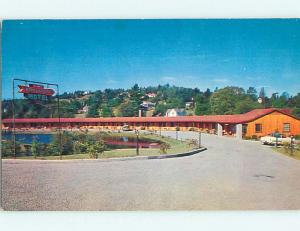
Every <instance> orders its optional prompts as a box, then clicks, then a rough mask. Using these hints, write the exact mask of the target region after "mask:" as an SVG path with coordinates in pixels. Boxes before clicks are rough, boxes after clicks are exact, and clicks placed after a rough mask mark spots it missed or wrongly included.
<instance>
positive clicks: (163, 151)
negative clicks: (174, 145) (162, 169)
mask: <svg viewBox="0 0 300 231" xmlns="http://www.w3.org/2000/svg"><path fill="white" fill-rule="evenodd" d="M170 148H171V146H170V144H168V143H165V142H163V143H161V144H160V148H159V152H160V153H161V154H166V153H167V150H168V149H170Z"/></svg>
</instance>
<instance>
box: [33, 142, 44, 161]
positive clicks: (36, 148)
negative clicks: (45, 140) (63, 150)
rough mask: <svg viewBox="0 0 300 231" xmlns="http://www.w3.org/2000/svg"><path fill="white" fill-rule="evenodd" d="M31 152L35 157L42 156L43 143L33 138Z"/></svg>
mask: <svg viewBox="0 0 300 231" xmlns="http://www.w3.org/2000/svg"><path fill="white" fill-rule="evenodd" d="M31 152H32V155H33V156H34V158H36V157H37V156H41V155H42V153H43V145H42V144H41V143H39V142H38V141H36V140H33V142H32V145H31Z"/></svg>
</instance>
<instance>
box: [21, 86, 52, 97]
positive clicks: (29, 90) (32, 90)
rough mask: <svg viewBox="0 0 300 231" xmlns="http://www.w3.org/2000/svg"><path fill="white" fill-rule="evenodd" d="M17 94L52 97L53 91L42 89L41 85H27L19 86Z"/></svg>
mask: <svg viewBox="0 0 300 231" xmlns="http://www.w3.org/2000/svg"><path fill="white" fill-rule="evenodd" d="M18 87H19V88H20V90H19V93H23V94H34V95H45V96H53V95H54V93H55V91H54V90H53V89H52V88H44V86H42V85H36V84H29V86H25V85H19V86H18Z"/></svg>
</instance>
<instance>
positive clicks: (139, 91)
mask: <svg viewBox="0 0 300 231" xmlns="http://www.w3.org/2000/svg"><path fill="white" fill-rule="evenodd" d="M258 91H259V92H258ZM259 97H261V98H262V99H263V102H262V103H258V98H259ZM143 102H150V103H152V105H154V106H153V107H152V108H151V111H152V114H151V116H164V115H165V113H166V111H167V109H170V108H185V109H186V114H187V115H210V114H238V113H245V112H248V111H250V110H252V109H255V108H264V107H276V108H290V109H292V111H293V113H294V115H296V116H298V117H300V93H298V94H297V95H294V96H291V95H289V94H288V93H287V92H283V93H281V94H278V93H273V94H272V95H271V97H267V96H266V95H265V92H264V89H255V88H254V87H249V88H248V89H243V88H241V87H235V86H228V87H225V88H221V89H215V90H214V91H211V90H210V89H206V90H205V91H201V90H199V89H198V88H193V89H192V88H184V87H176V86H170V85H169V84H166V85H158V86H156V87H152V86H151V87H139V86H138V85H137V84H136V85H134V86H133V87H132V88H130V89H127V90H125V89H105V90H103V91H101V90H98V91H95V92H84V91H75V92H73V93H64V94H62V95H60V107H61V110H60V113H61V116H62V117H75V116H80V115H82V116H84V117H99V116H101V117H111V116H138V112H139V110H140V109H141V104H142V103H143ZM187 105H188V107H187ZM15 109H16V118H36V117H45V118H48V117H57V115H58V112H57V100H56V98H53V99H52V100H50V101H49V102H46V103H45V102H32V101H29V100H27V99H17V100H15ZM143 110H144V111H146V110H149V108H148V109H145V108H143ZM144 116H145V114H144ZM148 116H149V115H148ZM9 117H12V103H11V100H4V101H3V102H2V118H9Z"/></svg>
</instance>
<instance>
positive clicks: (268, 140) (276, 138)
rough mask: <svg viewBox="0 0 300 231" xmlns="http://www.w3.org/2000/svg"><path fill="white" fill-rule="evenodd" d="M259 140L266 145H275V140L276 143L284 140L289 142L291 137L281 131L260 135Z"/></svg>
mask: <svg viewBox="0 0 300 231" xmlns="http://www.w3.org/2000/svg"><path fill="white" fill-rule="evenodd" d="M260 142H261V143H262V144H268V145H276V142H277V144H278V145H282V144H283V143H285V142H287V143H291V137H284V136H283V135H282V134H281V133H272V134H270V135H267V136H263V137H261V138H260Z"/></svg>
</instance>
